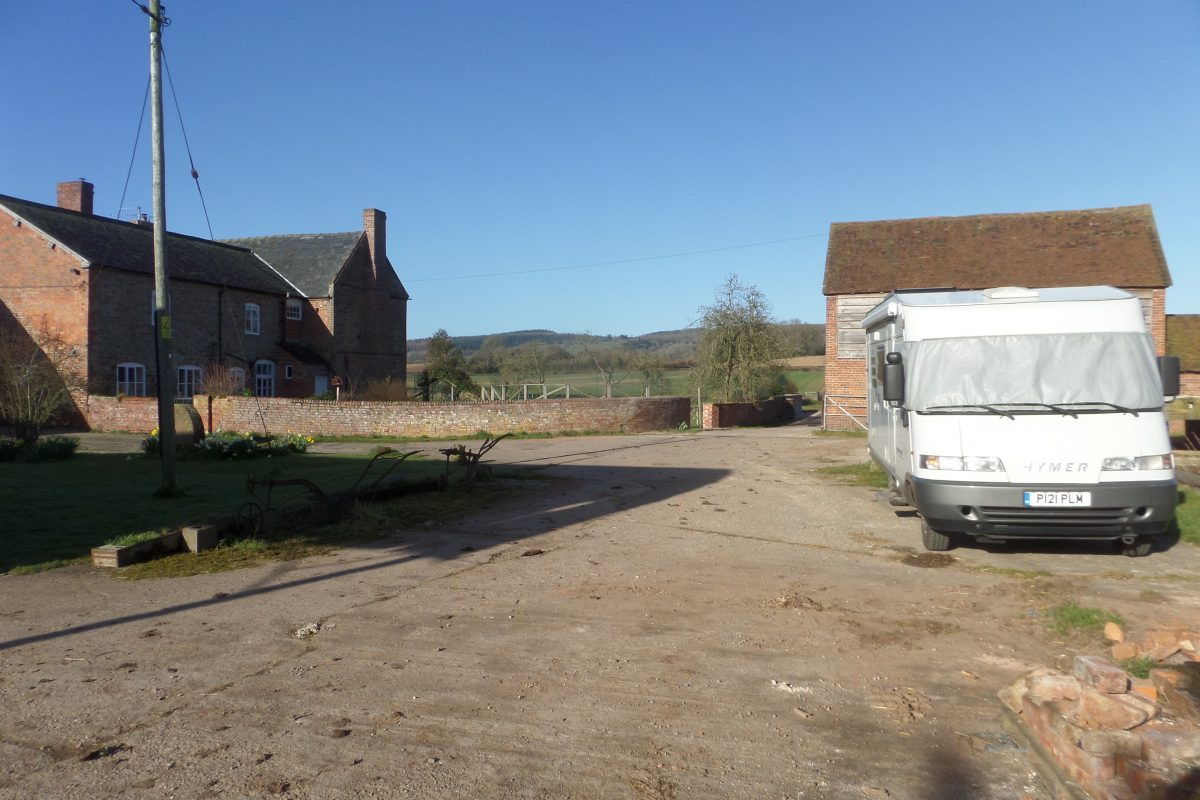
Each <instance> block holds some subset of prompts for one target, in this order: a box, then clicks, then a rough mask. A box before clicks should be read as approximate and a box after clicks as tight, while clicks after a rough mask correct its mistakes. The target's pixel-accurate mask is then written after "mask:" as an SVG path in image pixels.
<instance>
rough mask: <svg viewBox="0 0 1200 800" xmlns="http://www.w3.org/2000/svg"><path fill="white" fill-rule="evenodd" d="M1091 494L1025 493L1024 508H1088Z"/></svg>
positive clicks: (1090, 502)
mask: <svg viewBox="0 0 1200 800" xmlns="http://www.w3.org/2000/svg"><path fill="white" fill-rule="evenodd" d="M1091 504H1092V493H1091V492H1026V493H1025V506H1026V507H1027V508H1042V507H1047V506H1090V505H1091Z"/></svg>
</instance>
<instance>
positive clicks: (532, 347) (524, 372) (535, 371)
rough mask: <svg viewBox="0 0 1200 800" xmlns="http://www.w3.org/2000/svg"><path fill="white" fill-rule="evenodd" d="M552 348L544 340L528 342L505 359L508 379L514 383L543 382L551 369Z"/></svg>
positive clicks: (505, 370) (505, 372) (505, 371)
mask: <svg viewBox="0 0 1200 800" xmlns="http://www.w3.org/2000/svg"><path fill="white" fill-rule="evenodd" d="M549 356H550V348H548V347H546V345H545V344H543V343H542V342H536V341H535V342H526V343H525V344H523V345H521V346H520V347H518V348H517V349H515V350H513V351H512V354H511V355H509V357H508V358H506V359H505V360H504V366H503V371H504V374H505V379H506V380H511V381H512V382H513V383H542V384H544V383H545V382H546V375H547V373H548V372H549V371H550V359H549Z"/></svg>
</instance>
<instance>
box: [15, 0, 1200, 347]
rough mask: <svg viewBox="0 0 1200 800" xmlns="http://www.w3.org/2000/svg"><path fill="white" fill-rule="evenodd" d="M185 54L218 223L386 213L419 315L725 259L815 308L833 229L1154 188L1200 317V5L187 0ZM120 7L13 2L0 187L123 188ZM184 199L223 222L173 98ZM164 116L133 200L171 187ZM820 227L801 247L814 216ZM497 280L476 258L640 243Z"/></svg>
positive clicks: (563, 322)
mask: <svg viewBox="0 0 1200 800" xmlns="http://www.w3.org/2000/svg"><path fill="white" fill-rule="evenodd" d="M167 14H168V16H170V17H171V19H172V21H173V24H172V25H171V26H170V27H169V28H168V29H167V33H166V39H165V47H166V53H167V58H168V63H169V65H170V68H171V72H172V75H173V77H174V82H175V88H176V90H177V91H178V94H179V101H180V104H181V105H182V110H183V115H184V122H185V123H186V125H187V130H188V137H189V140H190V142H191V146H192V151H193V154H194V156H195V159H196V165H197V167H198V169H199V170H200V173H201V182H202V185H203V188H204V192H205V197H206V199H207V201H208V208H209V212H210V215H211V217H212V225H213V229H214V232H215V234H216V236H217V237H218V238H224V237H234V236H249V235H260V234H270V233H297V232H321V231H344V230H354V229H357V228H360V227H361V211H362V209H363V208H364V207H367V206H373V207H378V208H381V209H383V210H385V211H386V212H387V213H388V224H389V229H388V236H389V247H388V250H389V255H390V257H391V260H392V263H393V265H394V266H395V267H396V269H397V271H398V272H399V274H400V276H401V278H402V279H403V280H404V281H405V284H406V285H407V287H408V289H409V291H410V292H411V294H412V295H413V300H412V302H411V304H410V313H409V335H410V336H413V337H417V336H425V335H428V334H430V333H431V332H433V330H435V329H436V328H439V327H444V328H447V329H448V330H449V331H450V332H451V333H452V334H456V335H457V334H474V333H489V332H494V331H501V330H515V329H522V328H533V327H541V328H553V329H556V330H560V331H590V332H592V333H597V334H604V333H613V334H618V333H628V334H636V333H643V332H647V331H652V330H663V329H671V328H677V327H682V326H685V325H688V324H689V323H691V322H692V321H693V320H694V319H695V317H696V309H697V307H698V306H700V305H702V304H704V303H707V302H709V301H710V300H711V299H712V296H713V291H714V289H715V287H716V286H717V285H718V284H720V283H721V281H722V280H723V279H724V277H725V276H726V275H727V274H729V273H731V272H734V273H737V274H738V275H740V276H741V278H742V279H743V280H744V281H745V282H748V283H752V284H755V285H757V286H758V287H759V288H760V289H762V290H763V291H764V292H765V293H766V295H767V296H768V298H769V299H770V301H771V303H772V306H773V309H774V313H775V315H776V316H777V317H779V318H783V319H793V318H799V319H804V320H809V321H823V318H824V302H823V298H822V296H821V291H820V290H821V277H822V272H823V268H824V259H825V234H826V232H827V230H828V227H829V223H830V222H834V221H845V220H868V219H885V218H897V217H915V216H930V215H956V214H971V213H985V212H1010V211H1032V210H1053V209H1072V208H1089V207H1100V206H1112V205H1124V204H1132V203H1151V204H1153V206H1154V211H1155V216H1156V218H1157V221H1158V227H1159V232H1160V234H1161V236H1162V240H1163V246H1164V249H1165V251H1166V255H1167V259H1168V262H1169V264H1170V266H1171V272H1172V275H1173V277H1174V281H1175V285H1174V287H1173V288H1172V289H1171V290H1170V292H1169V293H1168V311H1170V312H1172V313H1200V270H1198V269H1197V267H1198V266H1200V224H1198V223H1200V191H1198V189H1200V158H1198V154H1197V152H1196V150H1197V145H1198V143H1200V97H1198V96H1197V94H1198V93H1197V87H1200V4H1198V3H1196V2H1194V0H1159V1H1156V2H1150V1H1149V0H1145V1H1143V2H1131V1H1129V0H1125V1H1124V2H1116V1H1115V0H1113V1H1106V0H1087V1H1086V2H1066V1H1064V0H1056V2H1053V3H1047V2H1044V0H1039V1H1038V2H1011V1H1010V2H1005V3H963V2H950V0H946V1H945V2H917V0H912V2H905V3H897V2H894V1H893V2H801V1H800V0H792V2H750V3H747V2H731V3H725V2H653V1H652V0H650V1H648V0H639V1H638V2H587V3H585V2H520V3H515V2H500V1H499V0H492V1H490V2H444V1H442V2H437V1H434V0H428V1H427V2H376V3H366V2H356V3H330V2H307V0H290V1H289V2H286V3H282V2H274V3H271V2H258V3H240V2H239V3H234V2H204V3H200V2H182V0H180V1H179V2H175V3H172V4H170V5H169V6H168V8H167ZM147 63H148V54H147V28H146V18H145V17H144V15H143V14H142V13H141V12H140V11H139V10H138V8H137V7H136V6H135V5H133V4H132V3H131V2H129V0H62V2H59V3H56V4H45V3H40V4H39V3H16V4H10V5H9V7H7V8H6V10H5V25H4V28H3V31H0V64H3V65H4V74H5V75H6V76H7V79H6V80H5V81H3V82H2V83H0V109H3V113H2V114H0V193H4V194H11V195H16V196H19V197H25V198H28V199H32V200H40V201H42V202H49V203H53V202H54V184H55V183H56V182H57V181H60V180H68V179H73V178H80V177H84V178H87V179H88V180H91V181H92V182H93V183H95V184H96V207H97V212H98V213H101V214H105V215H112V214H115V213H116V212H117V207H118V205H119V204H120V197H121V189H122V186H123V184H124V182H125V175H126V169H127V167H128V165H129V160H130V154H131V151H132V147H133V140H134V134H135V131H136V129H137V123H138V111H139V109H140V107H141V103H142V97H143V92H144V90H145V82H146V74H147V68H148V67H147ZM166 114H167V129H168V134H169V136H168V142H167V146H168V180H169V184H168V192H169V205H168V211H167V219H168V223H169V226H170V227H171V229H172V230H177V231H180V232H184V233H190V234H194V235H205V234H206V228H205V224H204V218H203V215H202V213H201V210H200V206H199V202H198V200H197V196H196V192H195V189H194V186H193V185H192V184H191V180H190V177H189V175H188V164H187V158H186V154H185V151H184V148H183V146H182V140H181V138H180V136H179V126H178V123H177V122H176V120H175V116H174V114H175V111H174V107H173V106H172V104H171V103H170V98H169V96H168V102H167V106H166ZM148 130H149V123H148V122H147V124H146V127H145V129H144V130H143V139H142V145H141V149H140V150H139V151H138V156H137V161H136V163H135V166H134V170H133V176H132V180H131V183H130V187H129V191H128V195H127V198H126V200H125V204H124V205H125V206H126V209H125V211H124V212H123V213H124V215H125V216H128V215H130V214H132V213H133V212H134V210H135V208H136V207H137V206H141V207H142V208H143V209H147V210H148V208H149V206H150V177H149V151H148V148H147V138H146V137H147V136H148ZM795 237H804V238H795ZM779 239H794V240H793V241H788V242H779V243H776V244H770V245H763V246H757V247H745V248H740V249H730V250H723V251H722V252H715V253H708V254H703V255H692V256H685V257H677V258H664V259H657V260H651V261H640V262H636V263H627V264H611V265H608V266H600V267H589V268H583V269H567V270H556V271H549V272H538V273H529V274H520V275H505V276H498V277H489V278H474V279H456V280H447V279H446V278H453V277H455V276H462V275H476V274H480V273H504V272H516V271H521V270H529V269H538V268H543V267H557V266H568V265H576V264H595V263H599V262H611V261H623V260H627V259H637V258H643V257H649V256H658V255H665V254H671V253H679V252H691V251H697V250H708V249H715V248H725V247H730V246H733V245H741V244H747V243H754V242H764V241H774V240H779Z"/></svg>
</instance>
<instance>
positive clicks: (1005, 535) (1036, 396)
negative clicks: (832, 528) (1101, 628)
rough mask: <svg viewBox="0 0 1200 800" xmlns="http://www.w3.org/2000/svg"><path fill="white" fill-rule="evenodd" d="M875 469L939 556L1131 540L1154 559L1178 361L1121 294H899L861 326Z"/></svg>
mask: <svg viewBox="0 0 1200 800" xmlns="http://www.w3.org/2000/svg"><path fill="white" fill-rule="evenodd" d="M862 325H863V327H864V328H866V334H867V370H868V386H869V388H868V393H869V396H868V398H867V407H868V416H869V426H868V447H869V450H870V453H871V457H872V458H873V459H874V460H875V461H876V462H878V463H879V464H880V465H881V466H882V467H883V469H884V470H886V471H887V472H888V474H889V475H890V477H891V483H892V488H893V490H894V492H895V495H896V496H895V497H894V498H893V503H894V504H896V505H912V506H915V507H916V509H917V510H918V512H919V513H920V515H921V521H922V541H923V543H924V545H925V547H926V548H927V549H929V550H947V549H949V548H950V547H951V546H952V544H953V542H954V539H955V537H960V536H973V537H974V538H975V539H976V540H978V541H982V542H986V541H1000V540H1009V539H1035V538H1036V539H1055V538H1057V539H1075V540H1088V539H1091V540H1105V539H1107V540H1113V541H1118V542H1121V543H1122V544H1123V546H1124V549H1125V552H1126V554H1127V555H1146V554H1148V553H1149V552H1150V551H1151V549H1152V547H1153V537H1154V536H1157V535H1159V534H1163V533H1166V532H1168V530H1169V529H1170V528H1171V526H1172V525H1173V522H1174V518H1175V504H1176V502H1177V498H1178V489H1177V487H1176V483H1175V471H1174V464H1173V461H1172V457H1171V442H1170V437H1169V435H1168V432H1167V424H1166V418H1165V417H1164V415H1163V400H1164V395H1167V396H1170V395H1174V394H1177V393H1178V391H1179V388H1178V385H1179V361H1178V359H1173V358H1170V357H1164V358H1161V359H1157V360H1156V358H1155V351H1154V343H1153V341H1152V340H1151V338H1150V336H1149V334H1148V333H1147V332H1146V325H1145V321H1144V319H1143V313H1142V306H1141V303H1140V301H1139V300H1138V299H1137V298H1136V297H1135V296H1133V295H1131V294H1128V293H1126V292H1123V291H1120V290H1119V289H1114V288H1112V287H1110V286H1081V287H1071V288H1055V289H1036V290H1031V289H1024V288H1019V287H1004V288H999V289H989V290H986V291H977V292H976V291H971V292H961V291H919V292H918V291H914V292H904V291H897V292H893V293H892V294H890V295H888V296H887V297H886V298H885V299H884V300H883V302H881V303H880V304H879V305H878V306H876V307H875V308H874V309H873V310H871V311H870V312H869V313H868V314H867V316H866V317H865V318H864V319H863V323H862Z"/></svg>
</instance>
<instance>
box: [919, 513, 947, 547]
mask: <svg viewBox="0 0 1200 800" xmlns="http://www.w3.org/2000/svg"><path fill="white" fill-rule="evenodd" d="M921 544H923V545H925V549H926V550H936V551H941V550H949V549H950V547H951V544H952V540H951V538H950V534H948V533H942V532H940V531H935V530H934V529H933V528H931V527H929V523H928V522H926V521H925V520H921Z"/></svg>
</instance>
